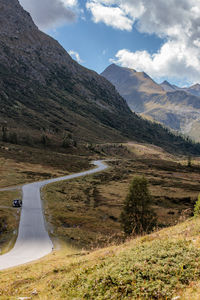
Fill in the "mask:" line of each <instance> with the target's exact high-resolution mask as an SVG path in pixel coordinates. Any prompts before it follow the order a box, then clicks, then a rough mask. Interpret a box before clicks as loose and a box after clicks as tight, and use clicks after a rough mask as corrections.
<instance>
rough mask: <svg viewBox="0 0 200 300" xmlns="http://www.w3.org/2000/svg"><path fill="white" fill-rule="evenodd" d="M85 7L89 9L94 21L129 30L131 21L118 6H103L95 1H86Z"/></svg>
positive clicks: (131, 24)
mask: <svg viewBox="0 0 200 300" xmlns="http://www.w3.org/2000/svg"><path fill="white" fill-rule="evenodd" d="M101 2H102V1H101ZM86 7H87V9H88V10H90V11H91V13H92V16H93V21H94V22H95V23H99V22H103V23H105V24H106V25H110V26H112V27H114V28H117V29H121V30H127V31H131V29H132V26H133V21H132V20H131V19H130V18H129V17H128V16H127V15H126V14H125V12H124V11H123V10H122V9H121V8H120V7H112V6H105V5H103V4H102V3H97V2H96V1H95V2H94V1H92V2H87V4H86Z"/></svg>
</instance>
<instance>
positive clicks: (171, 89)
mask: <svg viewBox="0 0 200 300" xmlns="http://www.w3.org/2000/svg"><path fill="white" fill-rule="evenodd" d="M160 86H161V87H162V88H163V90H164V91H166V92H174V91H176V90H177V88H176V87H175V86H174V85H171V84H170V83H169V82H168V81H167V80H165V81H163V82H162V83H161V84H160Z"/></svg>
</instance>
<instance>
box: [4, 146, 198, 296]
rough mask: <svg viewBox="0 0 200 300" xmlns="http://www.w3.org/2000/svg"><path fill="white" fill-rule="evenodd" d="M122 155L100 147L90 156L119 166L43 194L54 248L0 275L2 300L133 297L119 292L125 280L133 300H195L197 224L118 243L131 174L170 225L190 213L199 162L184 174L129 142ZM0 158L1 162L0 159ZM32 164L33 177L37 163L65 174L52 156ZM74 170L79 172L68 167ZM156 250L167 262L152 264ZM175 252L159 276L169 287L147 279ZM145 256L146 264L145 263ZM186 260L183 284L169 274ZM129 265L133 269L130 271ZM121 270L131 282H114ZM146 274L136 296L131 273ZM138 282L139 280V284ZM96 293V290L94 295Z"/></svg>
mask: <svg viewBox="0 0 200 300" xmlns="http://www.w3.org/2000/svg"><path fill="white" fill-rule="evenodd" d="M120 147H121V146H120ZM105 149H106V150H105ZM128 149H129V151H128V152H127V151H125V150H124V149H123V151H122V152H123V155H122V152H120V153H121V154H120V153H119V152H118V150H117V154H116V147H113V148H112V149H110V148H109V145H104V146H101V145H99V146H98V147H95V151H96V153H95V155H94V157H98V155H103V153H104V157H108V156H111V157H112V156H113V155H114V154H113V153H115V155H116V157H117V158H118V160H116V161H112V162H110V165H111V166H112V168H110V169H109V170H108V171H106V172H103V173H101V174H96V175H94V176H87V177H85V178H80V179H77V180H72V181H67V182H60V183H56V184H52V185H49V186H47V187H45V188H44V190H43V195H44V199H45V215H46V217H47V219H48V221H49V224H50V230H53V232H52V236H53V237H54V240H55V242H56V241H57V240H58V241H57V242H56V245H57V248H56V249H57V250H56V251H54V252H53V253H52V254H50V255H48V256H46V257H45V258H43V259H41V260H39V261H37V262H35V263H31V264H27V265H25V266H21V267H18V268H14V269H11V270H7V271H2V272H0V299H3V300H4V299H9V300H10V299H16V298H17V297H31V299H42V300H45V299H48V300H49V299H50V300H51V299H52V300H56V299H111V296H112V299H136V297H135V296H134V295H135V294H134V293H135V289H133V288H132V286H131V288H132V290H130V293H132V294H130V295H132V296H130V297H131V298H130V297H129V298H126V297H127V296H126V294H124V293H125V292H124V291H126V290H127V287H128V286H129V283H128V282H129V280H132V281H133V278H134V282H135V287H136V286H137V287H138V289H139V291H140V292H139V294H138V295H139V296H138V297H137V299H139V298H141V299H144V298H145V297H147V296H146V295H148V297H149V298H148V299H151V298H152V294H151V291H153V292H152V293H154V292H156V293H157V292H158V291H159V293H161V292H162V295H164V296H165V297H164V296H163V298H165V299H171V298H172V295H173V296H179V295H181V297H185V298H183V299H193V298H192V297H193V295H194V297H195V295H197V291H198V289H199V288H198V284H199V283H198V279H197V277H196V275H198V272H199V269H200V266H199V264H198V261H199V260H200V257H199V256H198V255H199V254H198V253H199V247H200V239H199V236H200V229H199V228H200V219H193V220H188V221H186V222H184V223H180V224H178V225H176V226H173V227H170V228H166V229H164V230H161V231H157V232H155V233H153V234H151V235H148V236H144V237H138V238H134V239H132V240H130V241H127V242H126V243H124V244H121V245H118V246H117V244H118V242H119V241H120V240H123V235H122V234H121V229H120V224H119V215H120V212H121V208H122V203H123V200H124V198H125V196H126V193H127V190H128V185H129V183H130V181H131V179H132V178H133V176H134V175H143V174H144V175H145V176H146V177H147V179H148V180H149V186H150V190H151V193H152V195H153V196H154V201H153V203H152V206H153V208H154V209H155V210H156V211H157V214H158V217H159V223H160V226H168V225H170V224H171V225H172V224H176V223H177V221H180V220H183V219H184V218H185V217H188V214H186V215H183V214H182V212H183V211H184V210H191V209H192V207H193V202H194V201H195V199H196V198H197V195H198V193H199V191H200V185H199V183H200V175H199V174H200V172H199V171H200V169H199V167H198V162H199V161H198V159H197V160H196V165H195V166H194V167H193V168H187V167H186V162H187V159H186V158H183V157H180V158H179V157H178V158H177V157H173V156H171V155H169V154H167V153H166V152H164V151H162V150H160V149H159V148H158V147H150V148H149V147H148V146H147V145H141V144H134V145H132V144H129V145H128ZM95 151H94V152H95ZM9 153H10V152H9ZM125 154H126V155H125ZM13 155H14V153H13V154H12V157H6V159H5V163H6V164H8V165H9V164H10V163H11V162H9V161H8V159H9V160H12V164H13V168H15V163H16V166H17V167H16V169H15V171H16V170H17V169H18V171H19V170H20V171H19V173H20V172H21V171H22V169H20V168H19V165H18V164H19V163H20V164H21V163H24V167H26V166H25V165H27V161H26V160H25V161H24V162H23V161H22V158H21V161H20V160H18V161H15V162H14V159H13ZM122 156H124V157H123V159H122ZM52 157H53V155H52V156H51V158H52ZM69 157H70V156H68V158H69ZM120 157H121V158H120ZM0 158H1V159H3V158H2V156H1V155H0ZM79 159H81V158H80V157H79ZM27 160H28V159H27ZM34 160H35V161H34V162H33V161H31V162H30V161H29V162H28V164H31V165H28V168H29V167H30V169H31V168H32V166H34V167H35V168H36V169H34V170H35V171H34V172H35V173H37V167H38V166H39V165H41V166H42V168H43V167H44V166H48V168H50V169H51V170H53V171H52V173H51V174H52V175H53V172H55V173H56V172H58V174H61V173H62V172H63V169H64V168H63V167H62V168H60V166H59V163H58V162H57V166H56V165H54V166H52V164H51V163H50V156H49V163H48V162H47V161H45V162H43V163H42V162H41V161H40V163H36V162H37V159H36V155H35V154H34ZM58 161H60V160H58ZM77 161H78V159H77ZM77 161H76V162H77ZM184 161H185V164H184V163H183V162H184ZM48 168H47V169H48ZM75 168H78V166H74V169H75ZM72 169H73V168H71V169H70V168H69V169H68V171H69V172H70V171H73V170H72ZM2 170H3V169H2ZM39 170H40V169H39ZM42 170H43V171H44V170H45V169H42ZM30 171H33V169H32V170H30ZM4 172H6V167H5V169H4ZM16 172H17V171H16ZM59 172H60V173H59ZM39 173H40V171H39ZM4 174H6V173H4ZM37 176H41V175H40V174H39V175H37ZM5 177H7V178H8V179H7V180H8V181H7V182H8V183H9V172H8V175H6V176H5ZM5 195H7V196H6V197H7V200H5ZM13 197H15V196H14V195H13V194H10V195H9V194H2V196H1V199H2V200H1V201H2V203H4V204H5V203H7V202H6V201H10V200H9V199H10V198H13ZM61 241H62V243H61ZM112 242H116V243H117V244H114V245H113V246H109V247H107V248H103V249H99V250H97V251H92V252H90V253H89V252H88V250H87V249H92V250H94V248H96V247H102V246H105V245H107V244H109V243H112ZM162 245H164V249H162V253H163V255H165V257H166V261H165V260H164V258H163V257H160V256H159V257H158V259H157V261H156V263H155V262H154V260H153V258H154V256H155V253H159V251H160V249H161V248H162V247H163V246H162ZM82 248H84V249H85V250H82ZM133 253H138V258H139V259H140V260H141V261H140V263H139V265H138V264H137V262H136V261H134V257H135V255H133ZM152 253H153V255H154V256H152ZM175 253H176V254H177V253H178V255H177V256H175V259H174V264H173V265H172V266H171V267H169V269H168V270H167V271H166V270H165V271H166V272H167V273H166V272H165V275H164V276H166V278H171V279H172V280H171V279H170V284H168V283H167V279H166V278H165V277H162V278H163V281H162V284H161V285H160V281H159V282H158V281H157V279H155V277H151V276H154V275H155V274H157V275H156V276H160V275H161V274H163V273H162V272H161V269H159V268H160V267H161V266H162V265H163V263H164V264H166V265H169V264H168V260H169V259H171V258H172V257H174V255H175ZM147 258H148V259H149V264H145V263H144V262H145V259H147ZM190 258H191V259H190ZM193 258H194V259H193ZM124 259H125V260H124ZM195 259H197V261H196V260H195ZM185 260H187V262H188V269H187V272H186V271H183V272H182V271H181V272H182V273H181V276H182V275H184V277H183V280H182V277H181V276H174V273H173V272H174V270H175V272H178V273H176V274H179V272H180V270H182V269H180V268H179V267H177V266H179V264H180V265H181V264H182V262H183V261H185ZM124 262H131V264H133V265H130V269H129V264H128V263H126V268H127V269H126V270H125V267H124V266H125V264H124ZM148 265H149V266H148ZM147 266H148V268H147ZM116 267H118V270H117V269H116ZM132 267H134V268H136V269H137V270H139V271H137V270H136V271H135V272H133V271H132V270H133V268H132ZM182 267H183V265H181V268H182ZM188 270H190V271H189V272H188ZM124 271H125V272H127V274H128V275H127V276H129V278H127V277H126V276H125V275H123V276H122V277H121V281H118V279H119V277H118V276H119V275H120V274H121V272H122V273H123V272H124ZM137 272H140V273H137ZM146 272H150V275H149V276H150V277H148V278H150V279H148V278H146V279H145V282H146V287H145V290H142V287H141V285H140V282H139V281H137V280H136V281H135V276H136V277H137V276H138V275H137V274H143V275H142V276H146ZM159 272H161V273H159ZM120 276H121V275H120ZM139 276H140V275H139ZM110 278H111V279H112V281H110ZM126 278H127V280H128V281H127V282H126V280H125V279H126ZM138 278H139V277H138ZM108 279H109V280H108ZM113 280H116V285H113V283H112V282H115V281H113ZM119 282H121V283H120V284H119ZM143 283H144V279H142V284H143ZM99 287H101V289H102V290H99ZM34 290H36V291H37V293H36V295H34V294H33V291H34ZM145 293H146V294H145ZM147 293H148V294H147ZM105 295H106V296H105ZM149 295H150V296H149ZM167 295H168V296H167ZM169 295H170V296H169ZM191 295H192V297H191ZM106 297H107V298H106ZM196 297H197V296H196ZM160 299H161V298H160ZM194 299H198V298H194Z"/></svg>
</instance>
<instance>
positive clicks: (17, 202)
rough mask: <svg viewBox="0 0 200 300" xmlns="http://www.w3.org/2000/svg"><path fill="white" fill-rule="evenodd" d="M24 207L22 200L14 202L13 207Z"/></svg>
mask: <svg viewBox="0 0 200 300" xmlns="http://www.w3.org/2000/svg"><path fill="white" fill-rule="evenodd" d="M21 206H22V200H20V199H15V200H13V207H21Z"/></svg>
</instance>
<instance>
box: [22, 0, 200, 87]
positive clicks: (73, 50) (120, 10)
mask: <svg viewBox="0 0 200 300" xmlns="http://www.w3.org/2000/svg"><path fill="white" fill-rule="evenodd" d="M19 1H20V3H21V4H22V6H23V7H24V8H25V9H26V10H27V11H29V12H30V14H31V16H32V17H33V20H34V21H35V23H36V24H37V25H38V27H39V28H40V29H41V30H43V31H45V32H46V33H48V34H49V35H51V36H52V37H54V38H55V39H57V40H58V41H59V42H60V44H61V45H62V46H63V47H64V48H65V49H66V50H67V51H68V53H69V54H70V55H71V56H72V57H73V58H74V59H76V60H77V61H78V62H79V63H81V64H82V65H84V66H85V67H87V68H90V69H93V70H95V71H97V72H98V73H101V72H102V71H103V70H104V69H105V68H106V67H107V66H108V65H109V64H111V62H112V61H114V62H115V63H116V64H118V65H120V66H123V67H129V68H133V69H135V70H136V71H144V72H146V73H147V74H148V75H150V76H151V77H152V78H153V79H154V80H155V81H157V82H161V81H163V80H168V81H170V82H171V83H174V84H177V85H180V86H184V85H191V84H195V83H200V0H167V1H166V0H156V1H155V0H85V1H83V0H42V1H41V0H19Z"/></svg>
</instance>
